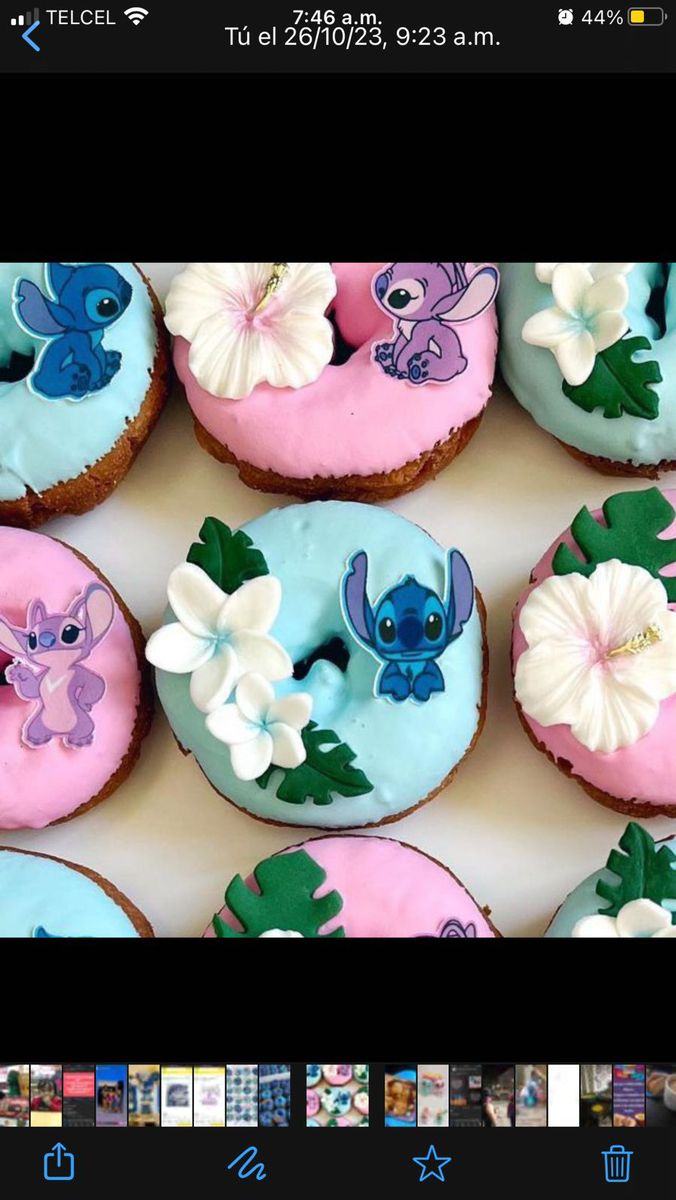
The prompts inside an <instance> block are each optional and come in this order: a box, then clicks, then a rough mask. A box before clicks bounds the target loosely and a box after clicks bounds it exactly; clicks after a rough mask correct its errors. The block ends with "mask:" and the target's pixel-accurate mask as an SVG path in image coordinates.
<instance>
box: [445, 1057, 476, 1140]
mask: <svg viewBox="0 0 676 1200" xmlns="http://www.w3.org/2000/svg"><path fill="white" fill-rule="evenodd" d="M481 1087H482V1066H481V1063H451V1071H450V1107H449V1120H450V1124H451V1125H452V1126H453V1127H454V1128H459V1129H462V1128H464V1129H469V1128H471V1127H475V1128H476V1127H477V1126H480V1125H483V1106H482V1092H481Z"/></svg>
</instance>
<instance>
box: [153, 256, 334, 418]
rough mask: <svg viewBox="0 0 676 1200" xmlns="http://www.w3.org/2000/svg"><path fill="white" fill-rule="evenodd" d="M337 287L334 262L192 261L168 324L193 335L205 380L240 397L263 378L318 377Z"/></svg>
mask: <svg viewBox="0 0 676 1200" xmlns="http://www.w3.org/2000/svg"><path fill="white" fill-rule="evenodd" d="M287 267H288V270H286V271H285V272H282V271H281V270H280V268H287ZM335 294H336V281H335V277H334V274H333V271H332V270H331V266H330V264H329V263H191V264H190V265H189V266H188V267H187V269H186V270H185V271H183V272H182V274H180V275H178V276H177V277H176V278H175V279H174V281H173V283H172V285H171V289H170V291H169V295H168V297H167V312H166V323H167V326H168V328H169V330H170V331H171V333H173V334H177V335H179V336H180V337H184V338H187V340H188V341H189V342H190V355H189V363H190V370H191V371H192V373H193V375H194V376H195V378H196V379H197V381H198V382H199V383H200V384H201V386H202V387H203V388H205V389H206V390H207V391H208V392H211V393H212V395H214V396H221V397H228V398H229V399H231V400H242V399H244V397H245V396H248V395H250V394H251V392H252V391H253V390H254V388H255V387H256V386H257V384H259V383H269V384H272V386H273V387H277V388H284V387H293V388H300V387H304V386H305V385H306V384H308V383H313V382H314V381H315V379H317V378H318V377H319V375H320V374H321V372H322V371H323V369H324V367H325V366H326V365H327V363H329V362H330V361H331V357H332V355H333V329H332V327H331V324H330V323H329V321H328V320H327V318H326V316H325V313H326V309H327V308H328V306H329V304H330V303H331V301H332V300H333V298H334V296H335Z"/></svg>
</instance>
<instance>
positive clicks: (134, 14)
mask: <svg viewBox="0 0 676 1200" xmlns="http://www.w3.org/2000/svg"><path fill="white" fill-rule="evenodd" d="M124 15H125V17H129V20H130V21H131V23H132V25H140V24H141V21H142V20H143V19H144V17H147V16H148V9H147V8H141V7H140V5H138V4H137V5H135V6H134V7H133V8H125V10H124Z"/></svg>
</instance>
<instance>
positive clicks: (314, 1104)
mask: <svg viewBox="0 0 676 1200" xmlns="http://www.w3.org/2000/svg"><path fill="white" fill-rule="evenodd" d="M318 1112H319V1096H318V1094H317V1092H316V1091H315V1090H314V1088H308V1089H307V1091H306V1093H305V1113H306V1116H308V1117H314V1116H315V1114H316V1113H318Z"/></svg>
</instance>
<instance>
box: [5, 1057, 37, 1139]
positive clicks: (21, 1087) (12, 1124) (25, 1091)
mask: <svg viewBox="0 0 676 1200" xmlns="http://www.w3.org/2000/svg"><path fill="white" fill-rule="evenodd" d="M29 1100H30V1068H29V1067H28V1065H26V1066H23V1067H22V1066H12V1065H10V1066H7V1065H5V1064H4V1063H3V1064H0V1129H3V1128H5V1129H25V1128H27V1126H28V1120H29Z"/></svg>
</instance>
